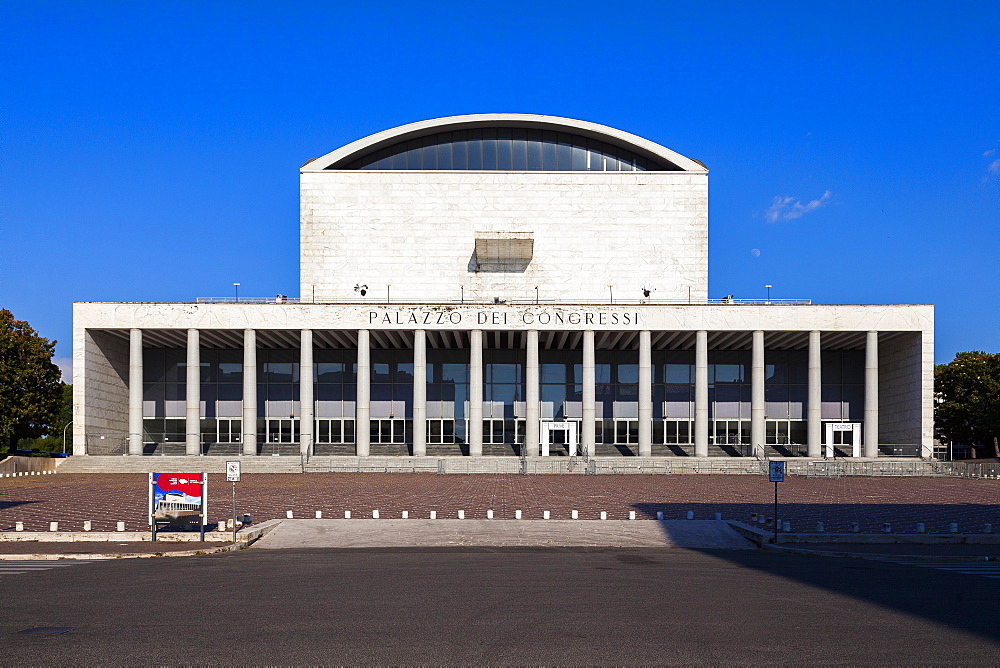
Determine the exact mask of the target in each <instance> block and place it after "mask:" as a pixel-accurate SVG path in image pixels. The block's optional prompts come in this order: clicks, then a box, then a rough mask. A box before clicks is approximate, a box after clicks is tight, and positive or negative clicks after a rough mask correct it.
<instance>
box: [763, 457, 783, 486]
mask: <svg viewBox="0 0 1000 668" xmlns="http://www.w3.org/2000/svg"><path fill="white" fill-rule="evenodd" d="M767 479H768V480H770V481H771V482H785V462H769V466H768V476H767Z"/></svg>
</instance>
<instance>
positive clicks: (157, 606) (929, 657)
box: [0, 548, 1000, 665]
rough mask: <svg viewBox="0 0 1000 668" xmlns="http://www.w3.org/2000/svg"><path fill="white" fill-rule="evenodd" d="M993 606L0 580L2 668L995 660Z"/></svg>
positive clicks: (719, 564)
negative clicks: (6, 667) (40, 630)
mask: <svg viewBox="0 0 1000 668" xmlns="http://www.w3.org/2000/svg"><path fill="white" fill-rule="evenodd" d="M998 601H1000V579H988V578H984V577H979V576H975V575H965V574H960V573H949V572H945V571H938V570H934V569H929V568H917V567H913V566H906V565H899V564H892V563H879V562H872V561H863V560H858V559H841V558H831V557H802V556H794V555H782V554H772V553H767V552H756V551H714V552H699V551H692V550H684V549H610V548H608V549H585V548H575V549H574V548H565V549H559V548H555V549H538V548H478V549H468V548H465V549H446V548H427V549H358V550H325V549H299V550H256V549H249V550H244V551H240V552H235V553H229V554H221V555H210V556H202V557H182V558H163V559H123V560H111V561H103V562H91V563H80V564H76V565H72V566H69V567H64V568H55V569H48V570H31V571H28V572H25V573H22V574H14V575H4V576H2V577H0V648H2V649H0V663H3V664H105V665H108V664H153V663H156V664H208V663H214V664H237V663H238V664H306V663H308V664H345V663H347V664H374V663H378V664H414V663H422V664H456V663H463V664H525V663H535V664H537V663H546V664H640V663H642V664H691V663H697V664H705V663H712V664H719V663H744V664H775V663H795V664H803V663H883V664H885V663H891V664H900V663H908V664H911V663H952V664H953V663H963V664H996V663H997V661H998V657H1000V623H998V622H997V621H996V618H997V612H998V611H1000V603H998ZM53 626H58V627H75V629H74V630H73V631H70V632H68V633H64V634H57V635H49V634H38V635H36V634H32V635H26V634H21V633H18V631H21V630H23V629H28V628H33V627H53Z"/></svg>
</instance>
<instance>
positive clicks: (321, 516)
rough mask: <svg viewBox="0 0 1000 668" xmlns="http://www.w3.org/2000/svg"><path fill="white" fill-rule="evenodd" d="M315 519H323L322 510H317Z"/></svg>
mask: <svg viewBox="0 0 1000 668" xmlns="http://www.w3.org/2000/svg"><path fill="white" fill-rule="evenodd" d="M316 519H318V520H321V519H323V511H322V510H317V511H316Z"/></svg>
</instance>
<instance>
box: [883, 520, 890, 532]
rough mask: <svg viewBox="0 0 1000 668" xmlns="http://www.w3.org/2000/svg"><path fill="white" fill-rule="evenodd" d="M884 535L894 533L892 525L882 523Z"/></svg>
mask: <svg viewBox="0 0 1000 668" xmlns="http://www.w3.org/2000/svg"><path fill="white" fill-rule="evenodd" d="M882 533H892V525H891V524H889V523H888V522H883V523H882Z"/></svg>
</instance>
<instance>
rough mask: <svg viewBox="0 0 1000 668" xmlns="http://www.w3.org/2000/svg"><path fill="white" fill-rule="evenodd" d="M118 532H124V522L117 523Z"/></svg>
mask: <svg viewBox="0 0 1000 668" xmlns="http://www.w3.org/2000/svg"><path fill="white" fill-rule="evenodd" d="M118 530H119V531H125V523H124V522H119V523H118Z"/></svg>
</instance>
